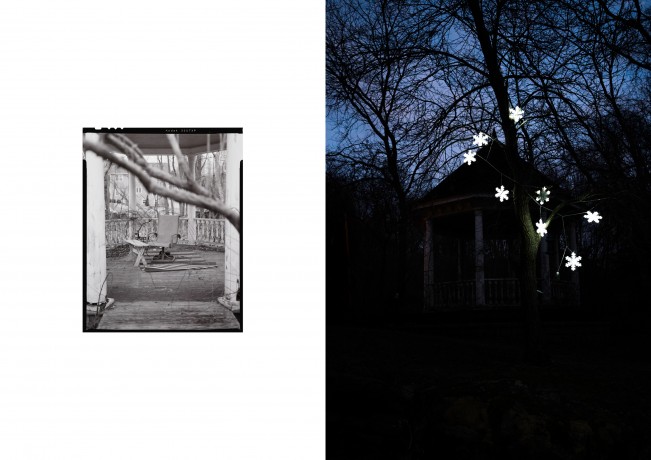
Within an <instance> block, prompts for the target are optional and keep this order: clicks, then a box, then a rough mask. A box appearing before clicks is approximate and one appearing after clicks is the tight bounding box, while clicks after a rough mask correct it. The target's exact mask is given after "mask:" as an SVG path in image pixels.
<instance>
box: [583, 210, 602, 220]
mask: <svg viewBox="0 0 651 460" xmlns="http://www.w3.org/2000/svg"><path fill="white" fill-rule="evenodd" d="M583 217H585V218H586V219H588V222H596V223H599V220H600V219H603V216H600V215H599V213H598V212H597V211H595V212H590V211H588V212H586V213H585V216H583Z"/></svg>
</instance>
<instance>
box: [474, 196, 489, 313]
mask: <svg viewBox="0 0 651 460" xmlns="http://www.w3.org/2000/svg"><path fill="white" fill-rule="evenodd" d="M484 304H486V298H485V295H484V220H483V216H482V212H481V210H480V209H477V210H475V305H484Z"/></svg>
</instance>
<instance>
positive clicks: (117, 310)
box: [97, 246, 240, 331]
mask: <svg viewBox="0 0 651 460" xmlns="http://www.w3.org/2000/svg"><path fill="white" fill-rule="evenodd" d="M175 249H176V250H177V251H180V250H182V251H188V250H191V251H193V252H195V253H197V254H198V255H200V257H202V258H203V259H204V260H205V261H206V262H209V263H211V264H216V265H217V267H216V268H205V269H201V270H181V271H170V272H145V271H143V270H141V269H140V268H138V267H134V266H133V263H134V260H135V255H133V254H130V255H127V256H118V257H107V259H106V266H107V272H108V279H107V293H108V297H110V298H113V299H115V303H114V305H113V307H112V308H110V309H108V310H106V311H105V312H104V314H103V315H102V319H101V320H100V322H99V325H98V326H97V329H98V330H184V331H188V330H224V329H229V330H232V329H240V324H239V322H238V320H237V318H236V317H235V315H234V314H233V313H232V312H231V311H230V310H229V309H227V308H225V307H223V306H222V305H220V304H219V303H218V302H217V298H218V297H220V296H223V295H224V253H223V252H217V251H207V250H201V249H198V248H195V247H191V246H186V247H183V246H175V247H174V248H173V249H172V253H173V254H174V250H175Z"/></svg>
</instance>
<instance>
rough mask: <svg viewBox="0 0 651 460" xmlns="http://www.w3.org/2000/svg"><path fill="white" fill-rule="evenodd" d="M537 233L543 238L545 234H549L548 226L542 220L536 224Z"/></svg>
mask: <svg viewBox="0 0 651 460" xmlns="http://www.w3.org/2000/svg"><path fill="white" fill-rule="evenodd" d="M536 233H538V234H539V235H540V237H541V238H542V237H543V236H545V233H547V224H546V223H544V222H543V220H542V219H540V220H539V221H538V222H536Z"/></svg>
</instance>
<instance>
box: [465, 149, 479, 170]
mask: <svg viewBox="0 0 651 460" xmlns="http://www.w3.org/2000/svg"><path fill="white" fill-rule="evenodd" d="M475 155H477V153H475V152H473V151H472V150H468V153H464V154H463V162H464V163H468V166H470V165H471V164H472V162H473V161H477V158H475Z"/></svg>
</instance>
